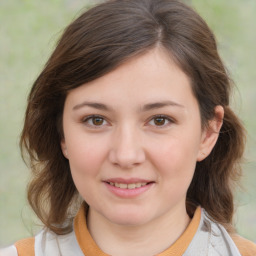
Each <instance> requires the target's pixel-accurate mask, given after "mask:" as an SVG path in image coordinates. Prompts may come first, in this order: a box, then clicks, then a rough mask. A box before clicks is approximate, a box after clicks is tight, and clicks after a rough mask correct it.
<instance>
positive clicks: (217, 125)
mask: <svg viewBox="0 0 256 256" xmlns="http://www.w3.org/2000/svg"><path fill="white" fill-rule="evenodd" d="M214 112H215V115H214V118H213V119H212V120H210V121H209V122H208V126H207V127H205V129H204V130H203V132H202V137H201V144H200V149H199V152H198V156H197V161H198V162H200V161H202V160H204V159H205V158H206V157H207V156H208V155H210V153H211V151H212V149H213V148H214V146H215V144H216V142H217V140H218V137H219V132H220V129H221V126H222V123H223V118H224V109H223V107H222V106H219V105H218V106H216V107H215V110H214Z"/></svg>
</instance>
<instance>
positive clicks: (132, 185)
mask: <svg viewBox="0 0 256 256" xmlns="http://www.w3.org/2000/svg"><path fill="white" fill-rule="evenodd" d="M109 184H110V185H111V186H115V187H117V188H122V189H135V188H140V187H143V186H146V185H147V183H146V182H143V183H130V184H124V183H117V182H115V183H114V182H109Z"/></svg>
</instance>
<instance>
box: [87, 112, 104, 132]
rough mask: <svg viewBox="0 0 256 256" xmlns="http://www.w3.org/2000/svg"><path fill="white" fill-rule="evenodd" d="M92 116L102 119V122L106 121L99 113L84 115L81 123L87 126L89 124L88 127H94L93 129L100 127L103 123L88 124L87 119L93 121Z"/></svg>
mask: <svg viewBox="0 0 256 256" xmlns="http://www.w3.org/2000/svg"><path fill="white" fill-rule="evenodd" d="M93 118H99V119H102V121H103V122H107V121H106V119H105V117H104V116H101V115H90V116H87V117H85V118H84V119H83V120H82V123H83V124H85V125H87V126H89V127H91V128H94V129H97V128H101V127H102V126H103V125H95V124H89V121H90V120H92V121H93Z"/></svg>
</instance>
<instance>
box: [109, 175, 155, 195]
mask: <svg viewBox="0 0 256 256" xmlns="http://www.w3.org/2000/svg"><path fill="white" fill-rule="evenodd" d="M104 183H105V186H106V188H107V189H108V191H109V192H111V193H112V194H114V195H115V196H117V197H120V198H135V197H138V196H141V195H143V194H144V193H146V191H148V190H150V189H151V188H153V187H154V185H155V182H154V181H150V180H143V179H128V180H127V179H122V178H116V179H109V180H105V181H104Z"/></svg>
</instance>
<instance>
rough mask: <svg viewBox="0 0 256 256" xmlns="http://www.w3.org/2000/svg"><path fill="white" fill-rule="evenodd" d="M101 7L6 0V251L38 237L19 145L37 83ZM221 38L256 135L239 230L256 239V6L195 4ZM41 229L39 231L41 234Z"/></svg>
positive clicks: (240, 105)
mask: <svg viewBox="0 0 256 256" xmlns="http://www.w3.org/2000/svg"><path fill="white" fill-rule="evenodd" d="M95 2H97V1H82V0H44V1H40V0H8V1H0V109H1V111H0V246H4V245H5V246H6V245H8V244H10V243H13V242H14V241H16V240H17V239H20V238H24V237H27V236H31V235H32V234H33V231H34V226H35V225H34V220H35V217H34V215H33V214H32V212H31V210H30V209H29V207H28V206H27V203H26V196H25V187H26V183H27V181H28V177H29V176H28V174H29V173H28V170H27V167H26V166H25V165H24V163H23V162H22V160H21V158H20V156H19V148H18V140H19V134H20V132H21V129H22V121H23V116H24V111H25V106H26V97H27V94H28V92H29V88H30V87H31V85H32V83H33V80H34V79H35V78H36V77H37V75H38V74H39V72H40V70H41V69H42V67H43V65H44V63H45V62H46V60H47V57H48V56H49V54H50V53H51V51H52V49H53V47H54V45H55V42H56V41H57V39H58V38H59V36H60V35H61V32H62V31H63V29H64V27H65V26H66V25H67V24H68V23H69V22H70V21H71V20H72V19H74V18H75V17H77V16H78V14H79V13H81V11H82V9H83V8H85V7H88V6H89V5H91V4H94V3H95ZM187 2H189V3H191V4H192V6H193V7H194V8H195V9H196V10H198V11H199V13H200V14H201V15H202V16H203V17H204V18H205V19H206V21H207V22H208V24H209V26H210V27H211V28H212V29H213V31H214V32H215V34H216V38H217V41H218V44H219V50H220V53H221V56H222V57H223V59H224V60H225V63H226V65H227V68H228V69H229V71H230V73H231V75H232V77H233V78H234V81H235V83H236V85H237V89H238V91H239V93H236V94H235V97H234V98H235V100H234V103H233V105H234V108H235V109H236V111H237V113H238V114H239V115H240V116H241V118H242V120H243V122H244V124H245V125H246V127H247V129H248V147H247V154H246V158H247V162H246V164H245V165H244V170H245V178H244V180H243V181H244V188H245V191H239V193H237V203H238V205H239V206H240V207H239V208H238V214H237V217H236V222H237V227H238V231H239V232H240V233H241V235H243V236H245V237H247V238H249V239H251V240H254V241H255V237H256V221H255V219H256V200H255V193H256V186H255V184H254V182H255V180H256V173H255V169H256V162H255V156H256V139H255V138H256V136H255V135H254V131H256V117H255V115H254V114H253V113H254V111H255V105H254V102H255V96H256V86H255V85H254V84H255V81H256V72H255V71H254V69H255V61H256V51H255V45H256V33H255V24H256V20H255V13H256V1H255V0H233V1H223V0H187ZM36 229H38V227H37V226H35V230H36Z"/></svg>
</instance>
